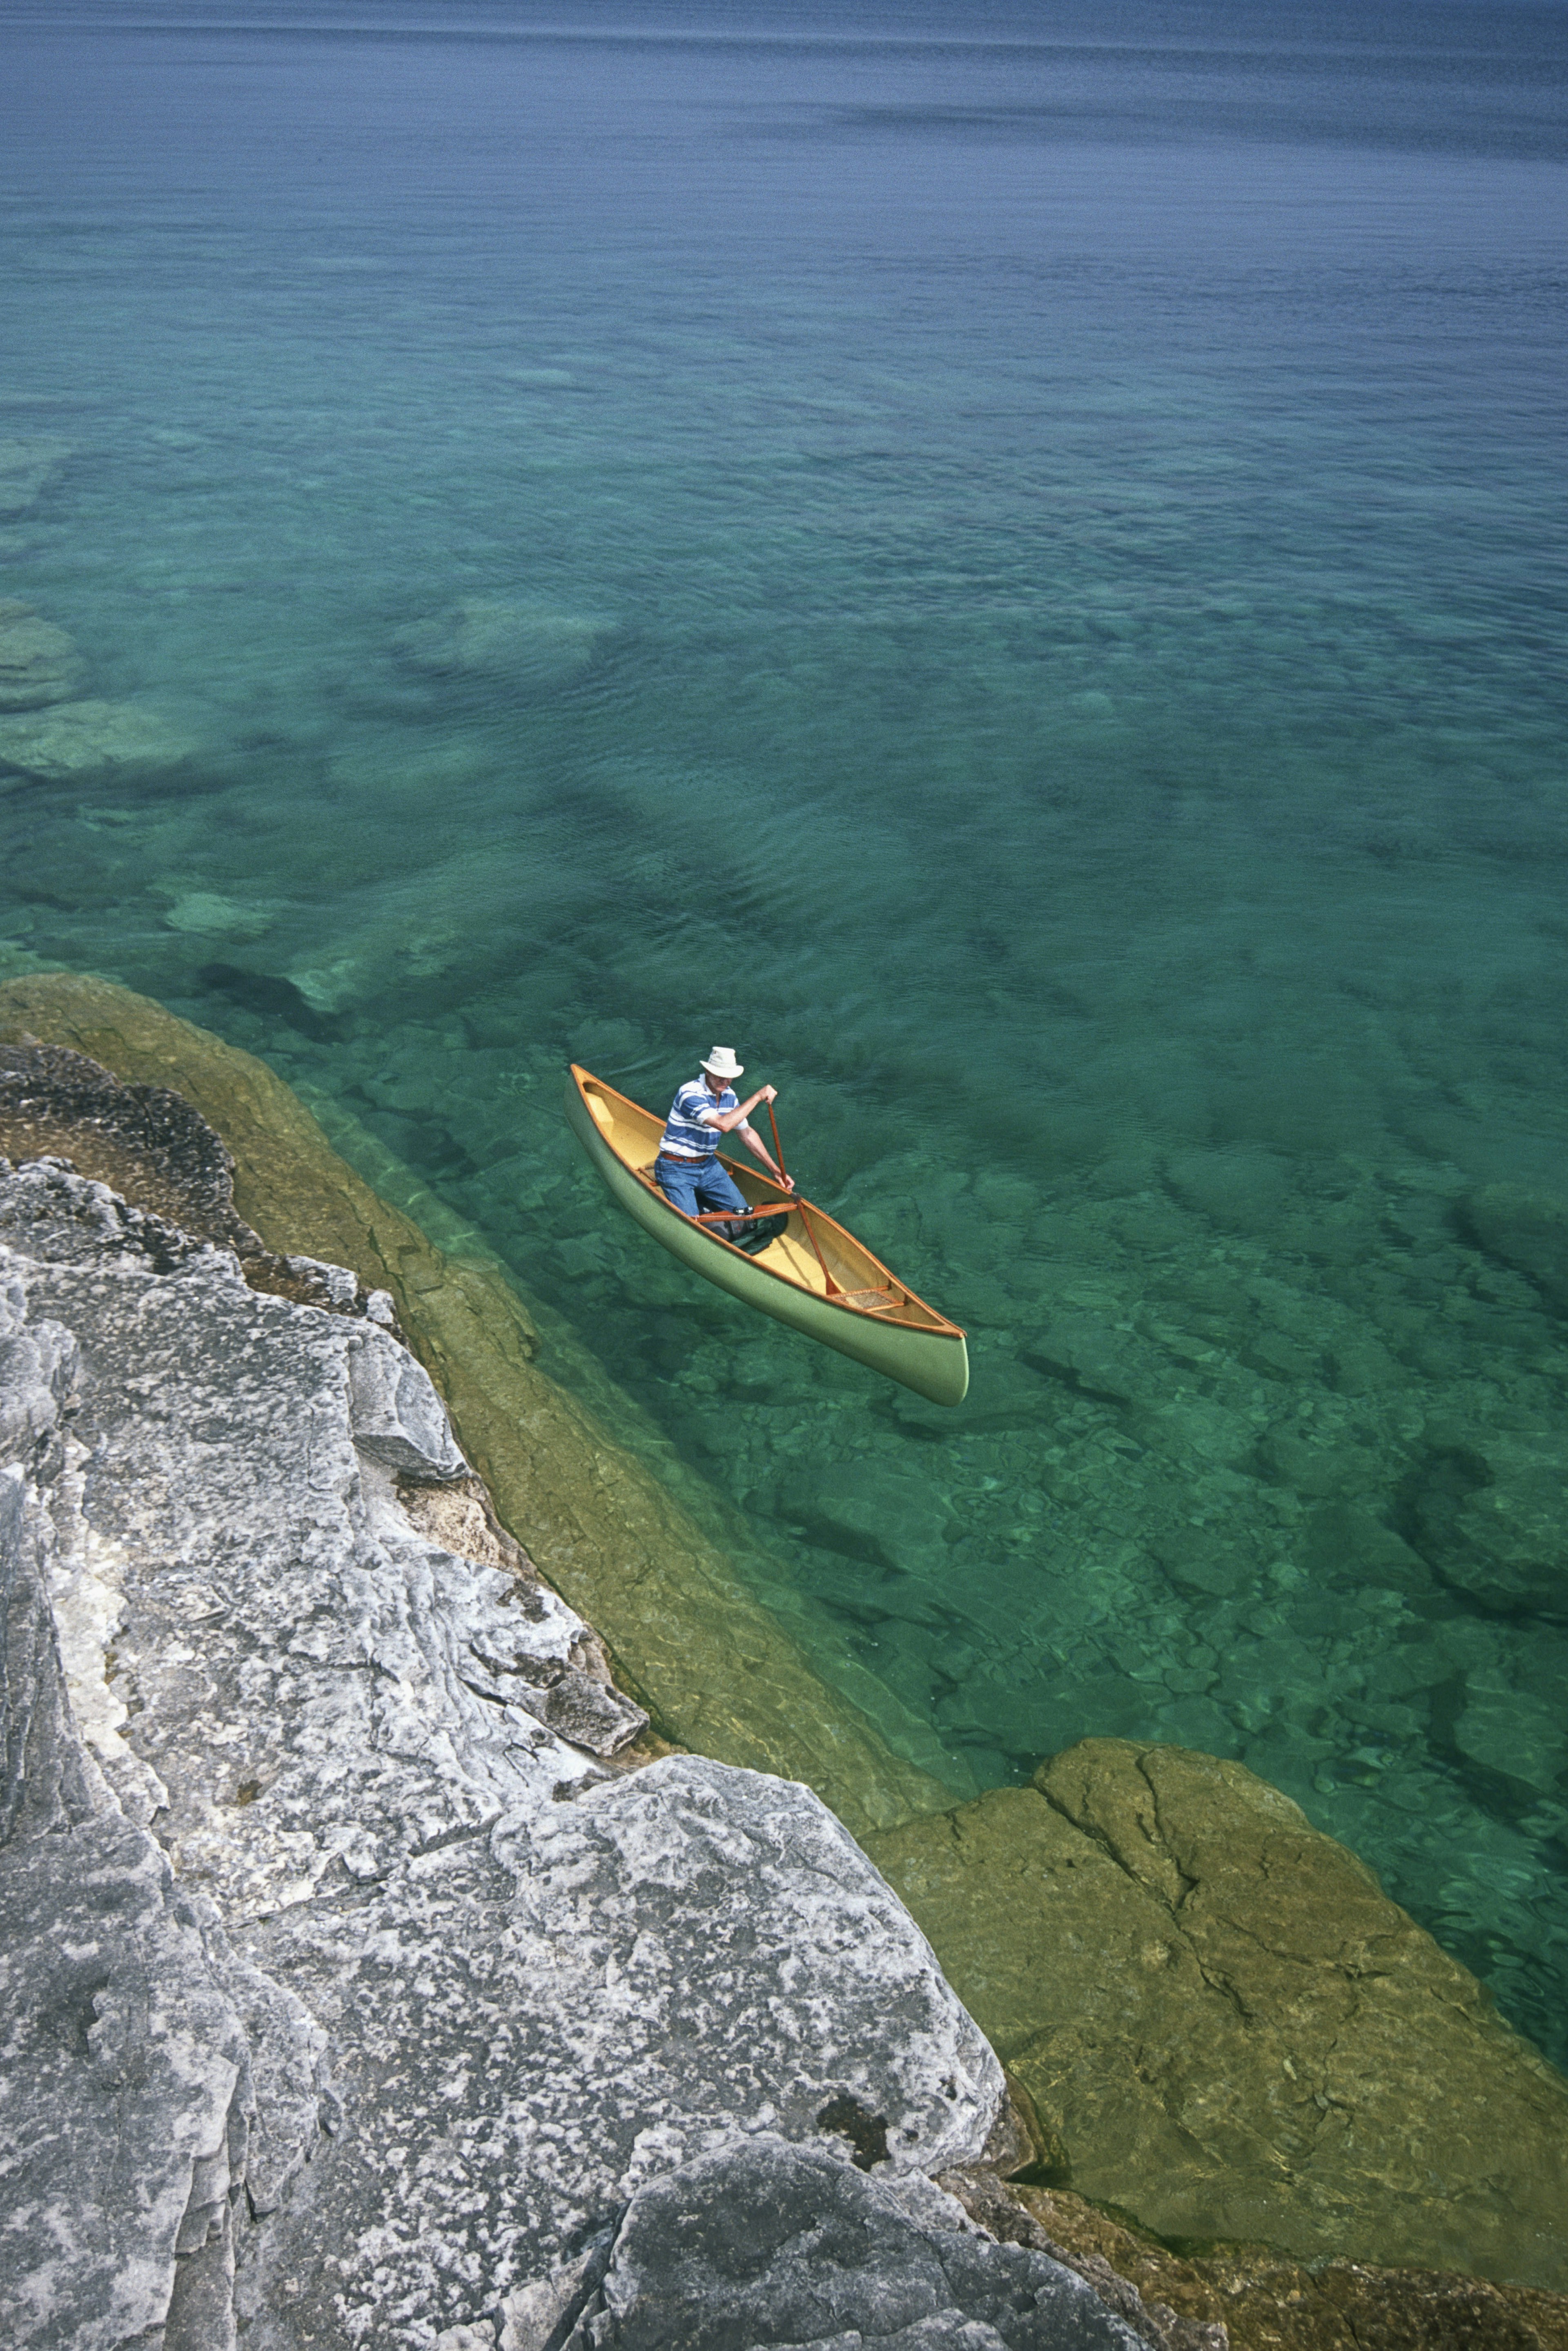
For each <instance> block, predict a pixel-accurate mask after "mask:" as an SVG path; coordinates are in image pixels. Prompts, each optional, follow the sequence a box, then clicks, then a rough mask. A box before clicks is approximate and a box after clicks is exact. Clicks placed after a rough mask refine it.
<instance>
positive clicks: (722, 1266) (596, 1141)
mask: <svg viewBox="0 0 1568 2351" xmlns="http://www.w3.org/2000/svg"><path fill="white" fill-rule="evenodd" d="M566 1114H567V1119H568V1121H569V1123H570V1126H571V1131H572V1133H573V1134H575V1135H576V1137H577V1139H578V1141H579V1142H580V1144H581V1145H582V1147H583V1149H584V1151H586V1152H587V1154H588V1156H589V1158H590V1159H591V1161H592V1162H593V1165H594V1166H595V1167H596V1168H597V1169H598V1171H599V1173H600V1175H601V1176H602V1177H603V1179H604V1182H605V1185H606V1186H607V1187H608V1189H609V1191H610V1192H611V1194H612V1196H613V1197H614V1198H615V1199H616V1200H618V1201H619V1202H620V1204H621V1206H622V1207H623V1208H624V1209H625V1210H626V1212H627V1214H628V1215H629V1216H632V1217H635V1218H636V1220H637V1222H638V1223H639V1224H640V1225H641V1226H642V1227H643V1230H644V1232H648V1233H652V1235H653V1238H654V1239H655V1240H656V1241H658V1242H660V1243H661V1244H662V1245H663V1247H664V1248H665V1249H668V1250H669V1251H670V1254H671V1255H672V1257H678V1258H679V1259H680V1260H681V1262H682V1263H683V1264H684V1265H689V1266H690V1267H691V1269H692V1271H693V1272H694V1273H700V1274H701V1275H702V1277H703V1279H704V1280H705V1281H711V1282H714V1283H715V1284H716V1286H717V1287H718V1288H719V1289H720V1290H728V1291H729V1293H730V1295H731V1297H732V1298H738V1299H739V1300H740V1301H741V1303H742V1304H743V1305H746V1306H754V1307H756V1309H757V1311H758V1313H760V1314H770V1315H771V1316H772V1317H773V1319H774V1321H775V1322H786V1323H788V1324H789V1328H790V1329H791V1330H792V1331H800V1332H804V1334H805V1336H806V1337H807V1338H808V1339H815V1340H816V1341H817V1342H818V1343H819V1344H820V1345H821V1346H824V1347H832V1348H835V1349H836V1350H837V1352H838V1353H840V1354H841V1355H852V1356H853V1357H854V1359H855V1361H856V1362H857V1363H860V1364H869V1366H870V1367H871V1369H872V1370H873V1372H881V1373H882V1374H883V1377H884V1378H887V1379H890V1380H896V1381H898V1383H899V1384H900V1385H901V1386H903V1387H906V1388H913V1390H914V1391H915V1395H922V1396H925V1397H926V1398H927V1399H928V1400H929V1401H930V1402H931V1403H932V1404H940V1405H956V1404H962V1403H963V1401H964V1398H965V1396H966V1395H967V1393H968V1387H969V1357H968V1351H967V1346H966V1344H965V1340H964V1333H963V1332H962V1331H960V1330H958V1329H956V1327H955V1326H954V1325H952V1324H947V1325H946V1326H945V1327H943V1328H941V1329H936V1330H918V1329H911V1328H910V1327H909V1326H908V1325H907V1324H903V1323H897V1322H887V1321H884V1320H883V1319H881V1318H879V1317H877V1316H875V1315H870V1314H865V1313H862V1312H859V1311H857V1310H856V1309H855V1308H854V1307H852V1306H846V1305H842V1304H840V1303H839V1302H838V1301H835V1300H833V1299H831V1298H824V1297H821V1296H818V1295H816V1294H814V1293H813V1292H812V1291H810V1290H804V1289H802V1288H800V1286H799V1285H798V1284H797V1283H795V1282H793V1281H791V1280H787V1279H785V1278H784V1277H783V1276H782V1275H780V1274H778V1273H775V1272H773V1271H772V1270H770V1269H769V1268H768V1267H767V1266H766V1265H761V1264H758V1262H756V1260H755V1259H751V1258H748V1257H747V1256H745V1255H744V1254H743V1253H742V1252H741V1251H740V1250H738V1249H729V1248H727V1247H726V1246H725V1245H724V1243H723V1242H721V1241H716V1240H715V1239H714V1238H712V1236H711V1234H709V1233H707V1232H705V1231H704V1230H703V1228H701V1226H699V1225H695V1224H694V1223H693V1222H692V1221H691V1219H690V1218H689V1217H684V1216H682V1214H681V1212H680V1210H679V1209H678V1208H675V1207H672V1206H671V1205H670V1203H669V1202H668V1201H667V1200H665V1199H664V1197H663V1196H662V1195H659V1194H656V1193H654V1192H653V1191H651V1190H650V1188H649V1187H648V1186H647V1185H646V1184H644V1183H643V1182H642V1181H641V1179H640V1178H639V1177H638V1176H637V1175H634V1174H633V1173H632V1169H631V1168H629V1167H628V1166H626V1165H625V1164H624V1162H623V1161H622V1160H621V1159H620V1158H619V1157H618V1156H617V1155H616V1154H615V1152H614V1151H612V1149H611V1147H610V1144H608V1142H607V1141H606V1140H605V1138H604V1136H603V1135H602V1134H601V1133H600V1131H599V1128H598V1127H597V1126H596V1125H595V1123H594V1121H593V1118H592V1115H591V1113H590V1112H589V1110H588V1108H587V1106H586V1104H585V1103H584V1102H583V1099H582V1095H581V1093H580V1091H579V1088H578V1085H577V1083H576V1081H575V1080H574V1079H570V1078H569V1079H568V1081H567V1089H566ZM732 1173H733V1174H734V1175H735V1177H736V1180H737V1183H739V1184H740V1185H741V1186H742V1189H743V1190H744V1191H745V1192H746V1194H747V1197H748V1198H749V1197H751V1196H753V1185H752V1180H751V1179H750V1178H749V1175H748V1171H747V1170H745V1169H740V1168H737V1169H734V1170H732ZM758 1191H759V1197H758V1206H759V1207H770V1206H773V1205H775V1204H776V1193H775V1187H773V1186H768V1187H767V1189H766V1191H761V1190H760V1187H758Z"/></svg>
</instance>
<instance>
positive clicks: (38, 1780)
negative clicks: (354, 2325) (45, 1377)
mask: <svg viewBox="0 0 1568 2351" xmlns="http://www.w3.org/2000/svg"><path fill="white" fill-rule="evenodd" d="M53 1544H54V1538H53V1530H52V1528H51V1526H50V1524H49V1520H48V1519H47V1514H46V1513H44V1512H42V1511H40V1510H39V1509H38V1507H37V1499H36V1497H35V1496H34V1495H33V1494H32V1493H31V1492H30V1491H29V1489H28V1487H27V1484H26V1480H25V1479H24V1477H23V1474H22V1472H21V1471H20V1470H19V1469H16V1468H8V1469H6V1470H5V1471H4V1472H0V1708H3V1737H4V1750H5V1761H6V1785H5V1808H4V1812H3V1813H0V2043H3V2045H4V2048H5V2066H4V2068H3V2069H0V2339H3V2340H4V2341H5V2343H6V2344H8V2345H15V2346H18V2351H20V2346H24V2345H33V2344H37V2345H40V2346H42V2345H49V2346H56V2345H58V2346H65V2345H69V2346H72V2351H100V2346H101V2351H112V2346H119V2345H120V2344H121V2343H124V2342H127V2341H128V2340H130V2339H131V2338H132V2337H141V2335H143V2333H144V2332H147V2331H149V2330H153V2329H156V2328H158V2327H160V2326H162V2335H156V2336H152V2335H151V2334H150V2335H149V2339H156V2340H157V2341H158V2342H160V2343H161V2345H162V2346H163V2351H224V2346H225V2345H227V2344H229V2343H231V2342H232V2340H233V2325H232V2318H231V2317H230V2315H229V2312H230V2306H231V2295H230V2291H229V2283H228V2282H229V2281H230V2280H231V2279H232V2275H233V2267H234V2245H233V2217H234V2210H235V2204H236V2202H237V2201H238V2199H239V2198H240V2196H241V2193H242V2191H243V2190H246V2189H248V2190H249V2194H250V2197H251V2199H253V2201H254V2203H255V2204H256V2206H257V2207H259V2208H265V2207H266V2205H267V2203H268V2202H269V2201H270V2202H276V2201H277V2199H278V2197H279V2196H280V2195H281V2194H282V2193H283V2192H284V2189H285V2188H286V2186H287V2181H288V2179H290V2177H291V2176H292V2175H293V2173H294V2172H296V2171H297V2170H298V2168H299V2165H300V2164H301V2163H302V2162H303V2161H304V2160H305V2159H306V2157H307V2156H308V2153H309V2151H310V2149H311V2147H312V2145H313V2143H314V2140H315V2137H316V2135H317V2129H318V2121H317V2115H318V2105H319V2099H318V2082H317V2074H318V2068H319V2059H320V2053H321V2047H322V2036H321V2034H320V2032H319V2029H318V2028H317V2027H316V2026H314V2025H313V2023H312V2022H311V2021H310V2019H309V2018H308V2016H307V2014H306V2012H305V2011H304V2009H303V2008H302V2007H301V2005H300V2003H299V2001H298V2000H297V1999H295V1998H294V1997H293V1995H292V1994H290V1993H288V1992H287V1991H285V1990H284V1989H283V1988H282V1987H281V1986H279V1985H277V1984H276V1983H271V1982H268V1981H267V1980H265V1979H263V1978H262V1977H260V1976H259V1975H258V1974H257V1973H256V1970H255V1969H254V1968H251V1967H250V1966H248V1965H247V1964H246V1962H245V1961H244V1960H242V1959H239V1958H238V1957H237V1956H236V1955H235V1953H234V1951H233V1950H232V1949H230V1948H229V1946H228V1944H227V1942H226V1940H225V1937H224V1935H223V1933H222V1930H221V1928H220V1927H219V1924H218V1920H217V1917H216V1913H215V1912H214V1909H213V1907H212V1906H211V1904H210V1903H204V1902H202V1901H200V1899H199V1898H198V1899H194V1900H193V1899H192V1898H191V1897H190V1896H187V1895H184V1894H183V1893H182V1892H181V1890H180V1889H179V1888H178V1887H177V1886H175V1884H174V1882H173V1879H172V1874H171V1872H170V1868H169V1865H168V1862H167V1860H166V1859H165V1857H164V1855H163V1854H162V1852H161V1851H160V1849H159V1847H158V1845H157V1844H156V1843H155V1842H154V1840H153V1839H152V1837H151V1836H150V1835H148V1834H147V1833H146V1832H145V1830H142V1829H140V1828H137V1827H135V1826H133V1825H132V1824H131V1822H129V1821H128V1820H127V1819H126V1818H125V1816H124V1814H123V1813H121V1812H120V1809H119V1808H118V1807H117V1806H116V1805H115V1803H114V1802H113V1799H112V1797H111V1796H110V1792H109V1791H108V1789H107V1788H106V1786H105V1785H104V1782H103V1780H102V1778H101V1776H100V1775H99V1772H98V1771H96V1770H95V1769H94V1767H93V1765H92V1762H91V1761H90V1759H89V1757H88V1756H87V1754H86V1753H85V1751H84V1750H83V1747H82V1742H81V1740H80V1737H79V1735H78V1730H77V1728H76V1724H75V1722H74V1720H73V1719H72V1713H71V1709H70V1707H69V1705H68V1699H67V1695H66V1687H65V1678H64V1674H63V1671H62V1666H61V1658H60V1653H59V1648H58V1646H57V1641H56V1637H55V1627H54V1624H53V1621H52V1616H51V1612H50V1607H49V1601H48V1593H47V1582H48V1572H49V1568H50V1566H51V1563H52V1562H51V1553H52V1551H53Z"/></svg>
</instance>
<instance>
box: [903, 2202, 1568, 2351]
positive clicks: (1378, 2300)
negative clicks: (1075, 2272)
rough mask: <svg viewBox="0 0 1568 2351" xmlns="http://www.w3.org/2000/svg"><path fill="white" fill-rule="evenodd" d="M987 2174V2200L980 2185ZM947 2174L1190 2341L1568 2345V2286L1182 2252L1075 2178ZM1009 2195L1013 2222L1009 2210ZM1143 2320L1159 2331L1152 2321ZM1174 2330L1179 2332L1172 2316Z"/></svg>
mask: <svg viewBox="0 0 1568 2351" xmlns="http://www.w3.org/2000/svg"><path fill="white" fill-rule="evenodd" d="M980 2183H984V2185H985V2186H986V2187H987V2188H988V2193H986V2194H985V2196H984V2200H983V2202H980V2201H978V2200H977V2198H976V2196H975V2195H974V2193H973V2192H972V2188H973V2185H974V2184H980ZM942 2185H943V2186H944V2187H946V2189H949V2191H950V2192H951V2193H952V2194H954V2195H956V2197H957V2198H958V2199H959V2200H960V2202H962V2203H963V2204H964V2207H965V2209H966V2210H969V2211H972V2212H973V2213H974V2217H975V2218H976V2219H977V2220H979V2221H980V2222H981V2223H982V2224H983V2225H984V2226H985V2227H987V2228H988V2229H990V2230H991V2231H992V2232H993V2234H994V2235H996V2236H998V2237H1002V2238H1004V2240H1010V2241H1015V2242H1021V2243H1023V2244H1031V2245H1039V2246H1040V2249H1041V2250H1042V2251H1047V2252H1051V2253H1053V2254H1054V2255H1055V2257H1056V2258H1057V2259H1058V2260H1059V2261H1060V2260H1063V2259H1065V2260H1066V2261H1068V2262H1071V2264H1072V2265H1073V2266H1074V2267H1078V2266H1079V2265H1082V2269H1083V2272H1084V2273H1085V2275H1087V2276H1088V2277H1089V2278H1090V2279H1091V2281H1092V2282H1093V2281H1095V2280H1096V2279H1097V2278H1098V2277H1099V2276H1100V2274H1101V2273H1102V2271H1103V2270H1109V2271H1110V2273H1112V2275H1113V2277H1116V2278H1119V2279H1121V2280H1122V2281H1123V2282H1124V2284H1127V2285H1131V2286H1133V2287H1134V2288H1135V2289H1136V2291H1137V2293H1138V2294H1139V2296H1140V2297H1141V2299H1142V2302H1143V2304H1144V2307H1145V2312H1151V2313H1155V2314H1158V2313H1166V2312H1168V2313H1170V2314H1173V2315H1174V2316H1175V2317H1176V2319H1177V2321H1178V2323H1180V2322H1185V2323H1186V2333H1187V2339H1188V2340H1189V2341H1190V2339H1191V2337H1192V2336H1193V2335H1198V2336H1199V2337H1200V2338H1201V2337H1202V2335H1204V2334H1205V2333H1206V2332H1207V2333H1208V2335H1209V2339H1210V2340H1211V2341H1212V2340H1214V2339H1216V2337H1217V2336H1218V2335H1219V2330H1221V2329H1223V2336H1222V2337H1220V2339H1225V2338H1228V2343H1229V2351H1352V2346H1357V2351H1362V2347H1363V2346H1364V2351H1373V2346H1375V2351H1568V2298H1564V2297H1563V2295H1561V2294H1542V2293H1541V2292H1539V2291H1538V2290H1537V2289H1535V2288H1532V2287H1530V2286H1507V2285H1492V2284H1489V2283H1486V2282H1485V2281H1483V2280H1482V2279H1480V2278H1473V2277H1463V2276H1458V2275H1456V2274H1454V2273H1450V2272H1444V2271H1432V2270H1408V2269H1386V2268H1381V2267H1374V2266H1373V2265H1371V2264H1370V2263H1366V2262H1317V2263H1314V2264H1313V2265H1312V2267H1311V2268H1308V2267H1307V2266H1306V2265H1304V2264H1303V2263H1301V2262H1289V2261H1284V2260H1281V2257H1280V2256H1279V2255H1278V2254H1277V2253H1270V2252H1269V2251H1268V2249H1267V2247H1265V2246H1262V2245H1226V2246H1223V2247H1217V2248H1216V2249H1215V2250H1214V2251H1212V2252H1206V2253H1198V2254H1192V2255H1183V2254H1180V2253H1173V2252H1171V2251H1170V2249H1169V2248H1168V2247H1167V2246H1166V2245H1162V2244H1161V2243H1160V2242H1159V2241H1158V2240H1157V2239H1155V2238H1152V2237H1149V2236H1146V2235H1144V2234H1143V2233H1141V2232H1140V2231H1137V2230H1135V2229H1131V2228H1128V2227H1127V2226H1125V2224H1124V2222H1123V2221H1121V2220H1116V2219H1114V2218H1113V2216H1112V2215H1111V2214H1110V2213H1108V2212H1102V2211H1101V2210H1098V2209H1097V2207H1095V2206H1094V2205H1092V2204H1090V2203H1088V2202H1087V2201H1086V2200H1085V2199H1084V2198H1082V2196H1075V2195H1074V2194H1073V2193H1072V2191H1071V2189H1061V2188H1057V2189H1051V2188H1033V2187H1027V2186H1021V2185H1019V2183H1018V2182H1016V2181H1015V2182H1013V2183H1012V2184H1011V2185H1010V2186H1009V2188H1008V2189H1006V2190H1003V2189H1001V2188H1000V2185H999V2183H994V2175H993V2181H991V2182H988V2181H986V2176H985V2175H984V2174H983V2173H980V2172H977V2171H972V2172H967V2173H962V2172H961V2173H944V2175H943V2179H942ZM1004 2195H1005V2197H1006V2198H1007V2199H1009V2201H1010V2203H1011V2205H1012V2218H1011V2221H1010V2222H1009V2217H1008V2215H1007V2214H1006V2212H1005V2211H1003V2210H999V2209H998V2199H999V2198H1000V2197H1002V2196H1004ZM1036 2232H1038V2233H1036ZM1144 2331H1145V2333H1147V2334H1149V2335H1150V2337H1151V2339H1153V2337H1154V2334H1155V2329H1154V2328H1151V2327H1149V2326H1148V2325H1147V2322H1146V2320H1145V2327H1144ZM1166 2331H1167V2332H1169V2333H1173V2334H1174V2333H1175V2332H1176V2330H1175V2329H1171V2328H1169V2327H1168V2324H1167V2328H1166ZM1173 2351H1175V2346H1173Z"/></svg>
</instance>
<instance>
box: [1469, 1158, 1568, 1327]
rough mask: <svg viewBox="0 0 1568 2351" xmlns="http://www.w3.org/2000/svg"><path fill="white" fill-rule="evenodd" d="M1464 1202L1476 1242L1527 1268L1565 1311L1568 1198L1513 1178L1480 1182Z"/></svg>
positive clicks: (1509, 1262)
mask: <svg viewBox="0 0 1568 2351" xmlns="http://www.w3.org/2000/svg"><path fill="white" fill-rule="evenodd" d="M1464 1207H1465V1216H1466V1218H1467V1220H1468V1222H1469V1227H1470V1230H1471V1231H1472V1232H1473V1233H1474V1234H1475V1237H1476V1238H1477V1239H1478V1240H1479V1243H1480V1245H1481V1247H1482V1248H1483V1249H1487V1250H1489V1251H1490V1254H1491V1255H1492V1256H1493V1257H1499V1258H1501V1259H1502V1260H1503V1262H1504V1264H1505V1265H1511V1266H1515V1267H1517V1269H1518V1270H1519V1271H1520V1272H1521V1273H1527V1274H1528V1275H1529V1276H1530V1278H1531V1280H1532V1281H1534V1282H1536V1283H1538V1284H1539V1285H1540V1287H1541V1289H1542V1291H1543V1292H1544V1293H1545V1295H1546V1297H1547V1298H1548V1299H1549V1300H1550V1301H1551V1302H1552V1305H1553V1306H1556V1307H1559V1308H1561V1309H1562V1310H1563V1311H1565V1312H1568V1200H1559V1199H1553V1198H1552V1196H1551V1195H1550V1194H1548V1193H1544V1192H1531V1191H1527V1190H1526V1189H1525V1188H1524V1187H1523V1186H1521V1185H1518V1184H1484V1185H1482V1186H1480V1187H1479V1189H1478V1190H1477V1191H1474V1192H1472V1193H1471V1194H1470V1196H1469V1198H1468V1199H1467V1200H1466V1202H1465V1204H1464Z"/></svg>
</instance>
